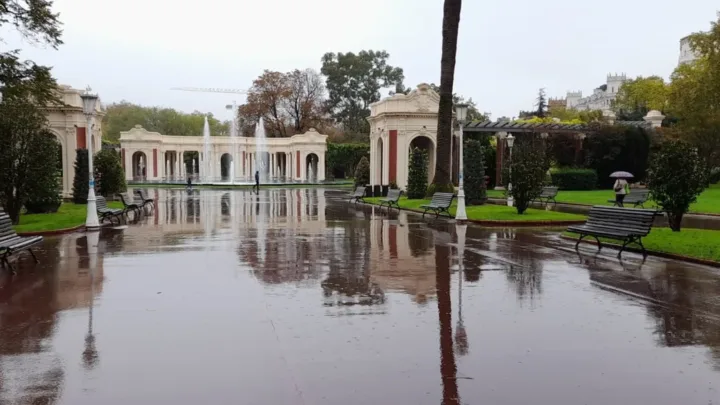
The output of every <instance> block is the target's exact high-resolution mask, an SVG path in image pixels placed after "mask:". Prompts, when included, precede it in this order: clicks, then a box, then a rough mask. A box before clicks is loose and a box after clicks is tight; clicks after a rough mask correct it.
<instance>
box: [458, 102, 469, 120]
mask: <svg viewBox="0 0 720 405" xmlns="http://www.w3.org/2000/svg"><path fill="white" fill-rule="evenodd" d="M468 107H469V106H468V105H467V104H462V103H460V104H455V119H456V120H458V122H465V120H466V119H467V113H468Z"/></svg>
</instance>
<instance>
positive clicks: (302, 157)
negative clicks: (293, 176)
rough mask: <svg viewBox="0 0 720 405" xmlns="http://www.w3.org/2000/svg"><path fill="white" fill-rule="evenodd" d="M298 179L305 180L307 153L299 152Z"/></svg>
mask: <svg viewBox="0 0 720 405" xmlns="http://www.w3.org/2000/svg"><path fill="white" fill-rule="evenodd" d="M300 179H301V180H302V181H306V180H307V153H305V152H302V153H300Z"/></svg>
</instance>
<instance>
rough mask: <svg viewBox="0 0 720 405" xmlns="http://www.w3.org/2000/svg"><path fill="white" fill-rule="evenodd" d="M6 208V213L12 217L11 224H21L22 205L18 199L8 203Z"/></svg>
mask: <svg viewBox="0 0 720 405" xmlns="http://www.w3.org/2000/svg"><path fill="white" fill-rule="evenodd" d="M4 208H5V213H6V214H8V216H9V217H10V222H12V224H13V225H17V224H19V223H20V211H21V210H22V204H21V203H20V202H19V201H18V200H17V199H13V200H12V201H8V202H7V205H6V206H5V207H4Z"/></svg>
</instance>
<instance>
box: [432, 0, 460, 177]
mask: <svg viewBox="0 0 720 405" xmlns="http://www.w3.org/2000/svg"><path fill="white" fill-rule="evenodd" d="M461 8H462V0H445V6H444V12H443V25H442V33H443V41H442V59H441V61H440V106H439V108H438V125H437V129H438V132H437V157H436V159H435V162H436V163H435V178H434V179H433V185H435V190H436V191H452V190H453V185H452V182H451V176H450V153H451V151H450V143H451V137H452V109H453V83H454V81H455V55H456V54H457V41H458V30H459V28H460V9H461Z"/></svg>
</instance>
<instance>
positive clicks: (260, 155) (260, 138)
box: [252, 117, 270, 183]
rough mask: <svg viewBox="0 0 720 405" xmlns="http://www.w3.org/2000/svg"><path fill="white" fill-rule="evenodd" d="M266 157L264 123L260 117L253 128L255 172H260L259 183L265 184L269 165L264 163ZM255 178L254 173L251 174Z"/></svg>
mask: <svg viewBox="0 0 720 405" xmlns="http://www.w3.org/2000/svg"><path fill="white" fill-rule="evenodd" d="M266 155H267V137H266V136H265V122H264V121H263V119H262V117H260V121H258V123H257V125H256V126H255V170H258V171H260V183H267V181H268V174H267V171H268V169H269V167H270V166H269V165H268V164H267V162H266V161H265V159H266V157H267V156H266ZM252 176H253V177H254V176H255V173H252Z"/></svg>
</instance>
